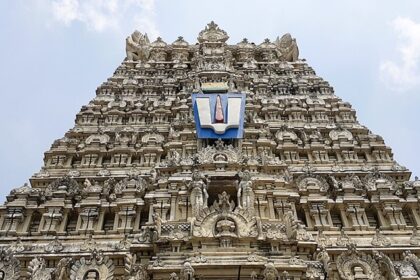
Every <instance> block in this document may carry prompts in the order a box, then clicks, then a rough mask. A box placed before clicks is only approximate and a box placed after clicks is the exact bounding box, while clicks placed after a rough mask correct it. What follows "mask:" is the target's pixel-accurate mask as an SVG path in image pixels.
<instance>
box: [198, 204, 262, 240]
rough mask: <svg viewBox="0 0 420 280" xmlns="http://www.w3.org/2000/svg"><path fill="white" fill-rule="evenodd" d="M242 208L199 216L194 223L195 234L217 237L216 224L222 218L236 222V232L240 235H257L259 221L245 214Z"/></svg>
mask: <svg viewBox="0 0 420 280" xmlns="http://www.w3.org/2000/svg"><path fill="white" fill-rule="evenodd" d="M240 212H243V211H241V210H239V209H238V210H235V211H233V212H230V211H229V212H227V211H226V212H219V211H213V212H210V213H207V214H205V215H203V213H201V215H200V216H198V217H197V220H196V221H195V222H194V224H193V236H196V237H215V235H216V232H215V228H216V224H217V222H219V221H220V220H224V219H226V220H231V221H233V222H234V223H235V226H236V234H237V236H238V237H257V236H258V230H257V221H256V219H255V218H250V217H248V216H247V215H243V213H240Z"/></svg>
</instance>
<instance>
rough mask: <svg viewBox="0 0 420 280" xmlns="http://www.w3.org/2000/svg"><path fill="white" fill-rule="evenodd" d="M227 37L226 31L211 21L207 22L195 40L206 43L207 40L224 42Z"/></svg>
mask: <svg viewBox="0 0 420 280" xmlns="http://www.w3.org/2000/svg"><path fill="white" fill-rule="evenodd" d="M227 39H229V36H228V35H227V33H226V31H224V30H222V29H220V28H219V26H218V25H217V24H216V23H214V21H211V22H210V23H209V24H207V26H206V28H205V29H204V30H203V31H201V32H200V34H199V35H198V38H197V40H198V41H199V42H200V43H207V42H220V43H224V42H226V41H227Z"/></svg>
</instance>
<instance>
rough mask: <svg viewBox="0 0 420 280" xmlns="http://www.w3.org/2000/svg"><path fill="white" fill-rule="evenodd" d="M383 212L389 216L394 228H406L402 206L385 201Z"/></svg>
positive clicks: (390, 223)
mask: <svg viewBox="0 0 420 280" xmlns="http://www.w3.org/2000/svg"><path fill="white" fill-rule="evenodd" d="M382 212H383V213H384V214H385V216H386V217H387V218H388V221H389V225H390V226H391V228H392V229H404V228H405V226H406V224H405V221H404V217H403V215H402V208H401V207H400V206H398V205H397V204H395V203H384V206H383V207H382Z"/></svg>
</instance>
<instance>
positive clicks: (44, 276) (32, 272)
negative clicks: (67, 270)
mask: <svg viewBox="0 0 420 280" xmlns="http://www.w3.org/2000/svg"><path fill="white" fill-rule="evenodd" d="M28 271H29V276H30V277H31V278H30V279H31V280H52V279H53V278H52V277H53V276H52V275H53V271H54V269H53V268H47V266H46V263H45V259H44V258H39V257H37V258H34V259H32V260H31V262H30V263H29V266H28Z"/></svg>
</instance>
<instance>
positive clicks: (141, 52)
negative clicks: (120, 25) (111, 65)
mask: <svg viewBox="0 0 420 280" xmlns="http://www.w3.org/2000/svg"><path fill="white" fill-rule="evenodd" d="M125 42H126V46H125V50H126V53H127V60H129V61H142V62H144V61H146V60H147V59H148V58H149V53H150V46H149V45H150V41H149V38H148V37H147V34H144V35H143V34H141V33H140V32H139V31H137V30H136V31H134V32H133V34H131V36H128V37H127V39H126V40H125Z"/></svg>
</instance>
